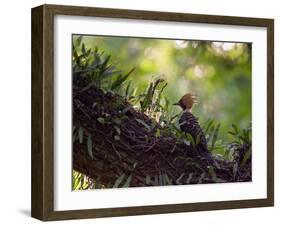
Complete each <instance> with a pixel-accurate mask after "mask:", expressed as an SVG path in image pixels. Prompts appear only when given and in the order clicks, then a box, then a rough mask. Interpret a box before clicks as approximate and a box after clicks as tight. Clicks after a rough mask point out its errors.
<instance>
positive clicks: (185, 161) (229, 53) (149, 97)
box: [32, 5, 274, 221]
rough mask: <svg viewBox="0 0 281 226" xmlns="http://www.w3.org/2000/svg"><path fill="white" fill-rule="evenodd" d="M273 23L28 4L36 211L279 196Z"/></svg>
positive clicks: (59, 216) (252, 202)
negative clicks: (275, 147)
mask: <svg viewBox="0 0 281 226" xmlns="http://www.w3.org/2000/svg"><path fill="white" fill-rule="evenodd" d="M273 32H274V22H273V20H272V19H261V18H242V17H228V16H211V15H195V14H183V13H167V12H152V11H135V10H122V9H106V8H90V7H76V6H59V5H42V6H39V7H36V8H33V9H32V216H33V217H35V218H38V219H41V220H44V221H45V220H63V219H80V218H96V217H113V216H126V215H140V214H158V213H172V212H186V211H202V210H219V209H232V208H249V207H264V206H273V204H274V172H273V169H274V153H273V147H274V124H273V123H274V104H273V103H274V96H273V93H274V91H273V84H274V75H273V73H274V70H273V62H274V58H273V57H274V39H273V37H274V36H273V34H274V33H273Z"/></svg>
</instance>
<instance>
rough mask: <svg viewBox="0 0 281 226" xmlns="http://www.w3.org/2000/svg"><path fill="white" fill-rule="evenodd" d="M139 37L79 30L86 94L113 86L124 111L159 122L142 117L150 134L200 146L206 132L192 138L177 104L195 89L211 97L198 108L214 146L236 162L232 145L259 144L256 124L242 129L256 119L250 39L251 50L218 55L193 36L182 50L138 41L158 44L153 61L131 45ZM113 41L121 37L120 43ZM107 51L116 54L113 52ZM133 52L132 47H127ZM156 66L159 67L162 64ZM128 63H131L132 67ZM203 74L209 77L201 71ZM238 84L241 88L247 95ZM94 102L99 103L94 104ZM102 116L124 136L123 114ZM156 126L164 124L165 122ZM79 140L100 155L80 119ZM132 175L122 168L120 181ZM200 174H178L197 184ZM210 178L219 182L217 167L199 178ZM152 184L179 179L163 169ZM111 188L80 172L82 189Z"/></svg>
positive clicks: (76, 51) (78, 60)
mask: <svg viewBox="0 0 281 226" xmlns="http://www.w3.org/2000/svg"><path fill="white" fill-rule="evenodd" d="M118 40H119V42H118ZM124 40H127V41H128V43H127V44H126V42H124ZM131 40H132V39H126V38H124V39H123V38H122V39H118V38H117V39H116V38H105V37H103V38H96V37H95V38H93V37H91V38H89V37H86V39H85V37H83V36H74V38H73V58H72V70H73V80H75V81H77V80H79V81H80V79H82V81H84V82H85V84H86V86H85V87H84V88H83V89H82V92H83V91H85V90H87V89H89V88H90V87H92V86H96V87H98V88H101V89H102V90H104V91H106V92H111V93H115V94H118V95H119V97H120V96H121V97H122V98H120V99H118V98H116V100H115V102H113V103H112V104H113V105H114V107H115V108H116V109H119V110H120V111H119V112H120V114H123V115H125V114H126V112H127V111H129V110H130V109H131V108H138V109H139V110H140V111H142V112H144V113H145V114H146V115H147V116H149V118H151V119H153V120H154V121H155V123H151V124H148V123H146V122H145V121H143V120H141V119H136V121H137V122H138V123H139V124H141V125H142V126H143V128H145V129H146V130H147V131H148V132H149V133H153V134H154V135H155V137H157V138H159V137H161V136H165V135H166V134H168V135H170V134H173V135H174V136H175V138H176V139H177V143H184V144H185V145H187V146H193V147H195V146H196V145H197V144H198V143H199V142H200V137H199V136H198V137H192V136H191V135H190V134H188V133H185V132H182V131H181V130H180V125H179V124H178V121H177V119H178V118H179V115H180V110H179V109H177V108H175V107H172V106H171V103H173V102H177V101H178V99H179V98H180V97H181V96H182V95H183V94H185V93H186V92H190V91H195V92H196V93H197V94H200V96H201V98H200V99H201V100H204V101H202V105H201V106H200V108H197V109H196V108H195V109H194V110H195V113H194V114H195V115H196V116H199V119H200V118H209V119H208V120H207V121H206V122H204V123H201V125H202V128H203V130H204V133H205V135H206V139H207V143H208V149H209V151H210V152H212V154H214V155H220V156H222V157H223V158H225V159H229V160H231V158H232V157H231V156H232V153H231V152H230V151H229V145H230V144H233V143H235V144H245V143H246V144H249V145H251V126H249V127H247V128H246V129H242V130H241V129H239V128H243V125H245V123H247V122H249V121H250V115H251V109H250V108H249V106H250V104H249V103H250V99H251V96H250V93H251V89H250V82H251V65H250V61H249V57H250V54H251V53H250V52H248V51H247V48H248V46H247V45H241V46H242V47H243V48H242V47H241V46H240V47H239V46H238V47H239V48H242V49H243V51H242V50H241V49H240V50H239V51H240V52H239V51H238V50H235V48H236V47H235V48H234V49H233V50H231V51H225V52H223V54H218V53H216V48H214V47H213V44H214V43H212V42H206V43H205V42H199V41H197V42H195V41H188V42H187V43H189V45H191V46H190V47H185V48H180V50H179V49H178V48H177V47H175V46H174V45H175V43H174V41H159V40H150V39H135V40H137V42H138V45H139V46H140V49H142V48H143V49H145V50H147V51H148V50H149V48H152V49H155V51H156V50H157V51H158V52H161V53H163V54H162V55H161V56H160V57H159V58H158V57H157V59H156V58H153V59H151V61H152V62H150V61H149V60H148V59H147V57H148V58H149V56H145V54H140V53H141V52H140V50H139V51H138V53H137V54H136V55H131V53H130V51H129V49H130V48H129V47H132V46H131V45H130V42H131ZM113 41H116V43H118V46H117V45H115V44H114V42H113ZM99 42H100V43H99ZM97 46H99V49H98V48H97ZM238 47H237V48H238ZM121 48H123V49H121ZM101 49H104V50H105V51H106V52H109V53H110V54H111V55H106V54H105V53H104V52H102V51H101ZM133 49H134V48H133ZM117 50H118V51H117ZM125 50H126V51H127V52H124V51H125ZM156 55H157V54H156ZM111 56H114V57H111ZM112 58H113V59H112ZM116 59H117V60H118V63H119V66H118V68H121V69H122V70H117V68H116V65H117V62H116V61H115V60H116ZM162 61H163V62H162ZM185 64H186V65H185ZM131 65H137V67H133V68H131ZM154 65H156V66H157V67H156V66H155V67H156V68H154ZM176 65H177V66H176ZM122 67H123V68H122ZM128 68H131V69H129V70H128ZM171 68H173V69H175V71H176V72H173V71H171ZM124 71H125V72H124ZM214 71H215V72H214ZM151 73H154V74H161V76H153V75H152V74H151ZM200 73H201V74H202V73H203V74H204V75H202V76H201V75H200ZM227 73H229V74H228V76H224V74H227ZM134 74H136V75H134ZM132 76H134V77H132ZM200 76H201V77H200ZM168 83H169V85H168ZM233 84H234V85H233ZM245 84H247V85H245ZM248 85H249V86H248ZM236 86H237V87H238V88H239V94H238V93H237V87H236ZM193 88H194V89H193ZM241 92H243V95H241ZM118 95H117V96H118ZM225 98H226V99H227V100H226V99H225ZM228 98H229V99H228ZM124 99H125V100H127V101H128V102H129V103H130V104H128V106H126V107H125V108H124V106H123V105H124V102H123V100H124ZM234 103H235V105H234ZM236 103H239V107H238V108H239V109H237V104H236ZM94 105H95V103H93V106H94ZM122 106H123V107H122ZM233 107H236V111H233ZM237 112H238V113H237ZM96 120H97V122H98V123H99V124H100V125H106V124H111V125H112V128H113V131H114V140H115V141H120V136H121V133H122V131H121V129H120V128H121V127H120V125H121V124H122V118H119V116H118V117H116V118H111V117H107V116H106V115H102V116H101V117H98V118H97V119H96ZM233 122H235V124H234V123H233ZM156 124H157V125H160V127H157V126H156ZM229 124H232V126H231V130H230V131H229V134H230V135H231V138H229V137H228V136H226V131H227V130H228V125H229ZM76 140H78V141H79V143H80V144H82V143H84V144H85V145H86V147H87V149H86V150H87V153H88V155H89V157H90V158H91V159H93V158H94V156H93V151H94V150H95V147H94V145H93V141H94V137H93V136H92V135H91V134H89V133H88V132H87V131H86V130H85V129H83V128H82V127H81V126H78V125H76V126H74V127H73V142H75V141H76ZM117 154H119V153H117ZM119 155H120V154H119ZM250 156H251V150H250V149H249V151H248V152H247V153H246V154H245V156H244V159H243V160H242V162H241V164H240V166H241V165H243V164H245V163H246V161H247V160H248V159H249V158H250ZM184 161H186V164H193V167H195V168H198V170H201V169H200V166H198V165H196V163H192V162H191V161H190V159H185V160H184ZM136 166H137V163H134V166H133V168H135V167H136ZM238 170H239V166H238V165H237V166H235V165H234V167H233V175H234V177H235V176H236V174H237V172H238ZM201 171H202V170H201ZM201 171H199V172H201ZM202 172H203V171H202ZM132 177H133V176H132V174H131V175H129V176H128V175H125V174H121V175H120V176H119V177H118V178H117V179H116V181H115V183H114V185H113V187H114V188H118V187H129V186H130V183H131V181H132ZM194 177H195V176H194V174H193V173H189V174H186V175H185V174H182V175H180V176H179V177H178V178H177V180H176V183H177V184H189V183H191V182H192V180H194ZM208 177H210V178H212V180H213V181H217V180H218V179H217V178H216V172H215V171H214V169H213V168H209V172H207V173H202V174H201V176H200V177H199V179H198V178H197V179H198V181H197V182H198V183H202V181H203V180H205V179H206V178H208ZM145 183H146V184H147V185H154V186H158V185H169V184H172V181H171V179H170V178H169V176H168V175H167V174H166V173H163V172H159V174H157V175H146V176H145ZM193 183H194V181H193ZM103 187H105V186H104V185H101V184H99V182H98V181H91V180H90V179H89V178H87V176H85V175H83V174H81V173H78V172H76V171H73V189H74V190H81V189H82V190H83V189H90V188H103Z"/></svg>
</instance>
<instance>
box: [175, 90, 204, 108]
mask: <svg viewBox="0 0 281 226" xmlns="http://www.w3.org/2000/svg"><path fill="white" fill-rule="evenodd" d="M198 103H199V98H198V97H197V96H196V95H195V94H194V93H187V94H185V95H184V96H183V97H182V98H181V99H180V100H179V102H178V103H176V104H175V105H179V106H181V107H182V109H184V110H186V109H187V110H190V109H191V108H192V107H193V105H194V104H198Z"/></svg>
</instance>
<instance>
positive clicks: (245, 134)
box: [228, 124, 252, 144]
mask: <svg viewBox="0 0 281 226" xmlns="http://www.w3.org/2000/svg"><path fill="white" fill-rule="evenodd" d="M228 133H229V134H230V135H231V136H232V137H233V138H234V141H233V143H237V144H243V143H246V144H251V143H252V125H251V124H250V125H249V126H248V127H247V128H246V129H242V130H241V131H240V130H239V129H238V127H237V125H235V124H232V128H231V130H230V131H228Z"/></svg>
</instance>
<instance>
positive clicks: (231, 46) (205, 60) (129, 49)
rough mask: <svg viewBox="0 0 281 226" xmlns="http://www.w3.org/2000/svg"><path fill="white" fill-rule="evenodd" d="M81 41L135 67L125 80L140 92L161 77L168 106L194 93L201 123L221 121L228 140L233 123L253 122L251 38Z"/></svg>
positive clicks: (121, 63)
mask: <svg viewBox="0 0 281 226" xmlns="http://www.w3.org/2000/svg"><path fill="white" fill-rule="evenodd" d="M74 39H75V36H74ZM83 42H84V44H85V46H86V47H87V48H92V49H94V48H96V47H97V48H98V49H99V51H104V52H105V54H109V55H111V59H112V60H113V62H114V65H116V66H117V68H118V69H120V70H123V71H125V72H126V71H129V70H130V69H131V68H132V67H135V68H136V69H135V71H134V72H133V74H132V75H131V76H130V79H129V80H132V84H133V85H134V86H135V87H137V92H139V93H142V92H143V91H144V90H145V89H146V88H147V85H148V83H149V82H151V81H152V80H153V79H155V78H158V77H159V76H161V77H162V78H163V79H165V81H167V82H168V85H167V87H166V89H165V90H164V93H163V95H164V96H165V97H166V98H167V99H168V100H169V102H170V103H171V105H172V103H174V102H177V101H178V100H179V99H180V98H181V96H183V95H184V94H185V93H187V92H193V93H195V94H196V95H197V96H198V97H199V99H200V103H199V104H198V105H196V106H195V107H194V109H193V113H194V115H196V116H197V117H198V118H199V121H200V122H201V123H203V122H204V121H206V120H208V119H214V120H215V121H218V122H220V123H221V130H220V137H221V138H223V139H229V137H228V136H229V135H228V134H227V131H228V130H229V128H230V126H231V124H232V123H234V124H236V125H237V126H239V127H240V128H245V127H247V126H248V125H249V123H250V121H251V44H250V43H231V42H218V41H216V42H212V41H197V40H165V39H151V38H131V37H130V38H127V37H108V36H106V37H105V36H83ZM170 109H171V111H174V112H175V113H177V112H179V111H180V109H179V108H178V107H171V108H170Z"/></svg>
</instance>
